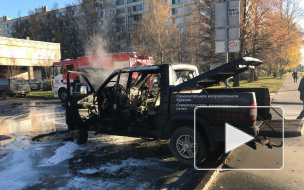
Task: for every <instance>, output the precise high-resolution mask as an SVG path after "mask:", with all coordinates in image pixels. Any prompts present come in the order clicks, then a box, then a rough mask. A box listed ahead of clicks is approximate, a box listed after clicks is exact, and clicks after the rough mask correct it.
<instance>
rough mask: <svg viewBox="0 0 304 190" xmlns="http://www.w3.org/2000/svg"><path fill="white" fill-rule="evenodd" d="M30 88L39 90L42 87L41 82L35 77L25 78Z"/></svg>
mask: <svg viewBox="0 0 304 190" xmlns="http://www.w3.org/2000/svg"><path fill="white" fill-rule="evenodd" d="M27 81H28V83H29V85H30V87H31V90H40V89H41V88H42V83H41V82H40V81H39V80H37V79H32V80H27Z"/></svg>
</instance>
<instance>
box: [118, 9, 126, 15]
mask: <svg viewBox="0 0 304 190" xmlns="http://www.w3.org/2000/svg"><path fill="white" fill-rule="evenodd" d="M124 12H125V8H121V9H116V13H117V14H121V13H124Z"/></svg>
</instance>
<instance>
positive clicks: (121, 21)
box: [115, 17, 125, 23]
mask: <svg viewBox="0 0 304 190" xmlns="http://www.w3.org/2000/svg"><path fill="white" fill-rule="evenodd" d="M115 22H116V23H125V17H121V18H117V19H116V21H115Z"/></svg>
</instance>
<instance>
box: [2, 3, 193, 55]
mask: <svg viewBox="0 0 304 190" xmlns="http://www.w3.org/2000/svg"><path fill="white" fill-rule="evenodd" d="M168 3H171V6H172V9H171V13H172V19H175V20H176V22H177V23H178V24H179V25H180V30H181V32H184V30H185V28H184V26H183V25H185V26H186V22H187V21H191V18H190V17H189V15H190V14H191V12H192V11H193V9H194V8H195V0H170V2H168ZM147 12H148V0H115V1H112V0H83V2H82V4H79V5H74V6H68V7H66V8H63V9H57V10H49V9H48V8H47V7H42V8H38V9H35V12H33V13H32V14H31V15H29V16H26V17H21V18H16V19H10V18H8V17H7V16H4V17H1V18H0V36H4V37H14V38H20V39H24V38H26V37H28V36H29V37H30V38H31V39H32V40H39V41H46V42H56V43H60V44H61V55H62V57H63V58H76V57H79V56H84V55H88V54H89V52H90V47H91V46H90V44H92V43H98V44H101V46H102V47H100V48H101V49H103V50H104V51H106V52H107V53H117V52H131V51H132V44H131V41H132V32H133V31H134V28H135V25H136V24H137V23H138V21H139V20H140V19H141V17H142V15H143V14H145V13H147ZM188 17H189V18H188ZM98 51H101V50H98Z"/></svg>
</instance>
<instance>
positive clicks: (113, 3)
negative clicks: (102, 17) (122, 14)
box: [111, 0, 125, 7]
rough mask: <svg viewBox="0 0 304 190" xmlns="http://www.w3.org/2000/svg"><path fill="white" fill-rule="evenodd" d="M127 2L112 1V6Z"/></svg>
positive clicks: (122, 0)
mask: <svg viewBox="0 0 304 190" xmlns="http://www.w3.org/2000/svg"><path fill="white" fill-rule="evenodd" d="M124 4H125V0H118V1H112V2H111V6H113V7H114V6H119V5H124Z"/></svg>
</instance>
